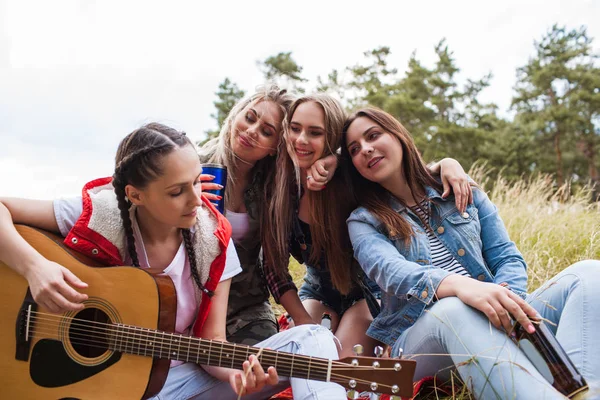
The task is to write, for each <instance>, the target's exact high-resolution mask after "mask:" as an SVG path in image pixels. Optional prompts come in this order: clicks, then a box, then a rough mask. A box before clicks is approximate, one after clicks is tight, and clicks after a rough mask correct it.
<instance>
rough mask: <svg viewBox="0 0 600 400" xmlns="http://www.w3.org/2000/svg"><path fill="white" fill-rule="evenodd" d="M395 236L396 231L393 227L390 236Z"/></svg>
mask: <svg viewBox="0 0 600 400" xmlns="http://www.w3.org/2000/svg"><path fill="white" fill-rule="evenodd" d="M394 236H396V231H395V230H393V229H392V230H391V231H390V237H394Z"/></svg>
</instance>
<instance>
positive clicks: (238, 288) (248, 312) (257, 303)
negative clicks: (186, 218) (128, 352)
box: [200, 156, 276, 337]
mask: <svg viewBox="0 0 600 400" xmlns="http://www.w3.org/2000/svg"><path fill="white" fill-rule="evenodd" d="M203 158H204V157H200V162H207V161H208V158H209V156H207V157H206V158H204V159H203ZM261 181H262V177H261V176H260V174H256V173H255V174H253V180H252V182H251V183H250V184H249V185H248V187H247V188H246V190H245V191H244V204H245V205H246V210H247V212H248V218H249V230H248V234H247V235H246V237H245V238H243V239H241V240H237V241H236V240H235V239H234V245H235V250H236V252H237V254H238V257H239V259H240V264H241V266H242V272H240V273H239V274H237V275H236V276H234V277H233V279H232V280H231V288H230V289H229V301H228V305H227V332H226V334H227V336H228V337H229V336H231V335H233V334H234V333H235V332H237V331H238V330H240V329H242V328H243V327H245V326H246V325H248V323H250V322H252V321H257V320H264V319H267V320H271V321H273V322H274V323H276V320H275V314H273V309H272V307H271V303H269V296H270V293H269V290H268V289H267V286H266V283H265V278H264V275H263V270H262V257H261V254H262V251H261V243H260V238H261V235H260V222H259V219H258V218H259V215H260V212H259V203H260V197H261V196H259V191H260V189H259V187H260V182H261Z"/></svg>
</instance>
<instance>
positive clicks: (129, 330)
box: [32, 312, 393, 387]
mask: <svg viewBox="0 0 600 400" xmlns="http://www.w3.org/2000/svg"><path fill="white" fill-rule="evenodd" d="M32 314H35V315H34V317H33V318H32V320H37V321H49V322H51V323H54V326H56V327H60V326H61V325H62V323H61V319H68V320H71V321H72V324H71V325H70V327H71V329H70V331H74V330H78V331H79V332H81V336H80V337H79V339H83V340H84V342H75V341H73V340H71V343H75V344H85V345H89V342H94V343H100V344H101V345H98V346H90V347H97V348H103V349H107V346H108V345H109V343H108V342H109V341H108V340H106V339H107V337H106V336H104V335H96V337H98V338H100V339H101V340H99V341H90V340H89V338H91V337H92V336H90V335H89V331H88V329H89V328H92V330H93V331H94V329H93V328H96V329H95V331H98V328H100V329H102V330H104V331H105V332H109V334H110V332H111V331H112V332H116V333H117V334H118V333H122V334H123V335H126V336H125V337H124V339H125V340H121V341H120V342H121V343H120V344H119V343H117V342H119V340H115V341H113V343H112V344H114V345H115V347H123V348H124V351H125V352H129V350H131V354H135V353H136V350H135V346H136V343H135V339H140V338H152V339H153V340H152V341H151V342H153V343H155V342H158V341H161V342H162V341H163V340H162V339H163V338H166V339H167V340H169V339H170V340H173V339H178V340H180V341H182V340H183V341H185V340H187V341H189V343H188V345H189V344H194V342H200V341H208V342H210V343H209V344H208V345H206V344H204V345H203V344H202V343H201V342H200V343H199V344H200V345H199V346H192V347H189V348H186V347H184V350H188V357H186V358H187V359H188V361H189V351H190V350H191V349H193V350H201V349H203V348H204V349H208V351H211V350H212V349H211V348H212V347H213V344H214V345H215V347H217V346H220V347H221V349H220V357H219V361H221V363H220V364H221V365H223V364H224V363H223V362H222V353H223V351H225V352H227V351H228V350H233V354H234V355H233V357H232V358H228V359H226V361H229V360H231V362H232V367H233V363H234V362H235V360H236V358H239V360H240V362H242V363H243V361H245V360H246V359H247V357H248V356H249V355H250V354H251V350H258V351H259V352H260V348H257V347H250V346H244V345H242V346H240V345H237V344H232V343H227V342H220V341H214V342H213V341H212V340H209V339H201V338H195V337H189V336H183V335H177V334H172V333H167V332H162V331H144V329H147V328H141V327H135V326H129V325H123V324H118V325H115V324H112V323H110V324H109V323H102V322H97V321H88V320H84V319H78V318H73V317H63V316H57V315H55V314H49V313H41V312H32ZM44 317H46V318H44ZM48 317H50V318H48ZM57 320H58V321H57ZM82 322H83V323H82ZM40 325H41V324H40ZM91 325H96V326H95V327H94V326H91ZM42 326H43V325H42ZM74 326H77V327H75V328H73V327H74ZM50 327H52V326H50ZM78 327H80V328H78ZM120 329H121V330H126V331H120ZM35 331H36V332H38V333H40V332H41V331H40V330H39V329H36V330H35ZM49 333H55V332H54V331H52V332H49ZM132 334H133V336H134V337H133V338H131V339H132V341H130V340H129V337H127V336H131V335H132ZM150 334H154V335H161V336H163V338H160V337H156V336H151V335H150ZM117 339H118V338H117ZM122 339H123V338H122ZM123 342H125V343H123ZM140 344H141V343H137V347H138V349H137V353H138V354H140V353H141V352H142V351H143V350H142V349H140ZM163 344H164V342H163V343H161V346H160V349H159V351H156V349H155V348H153V349H152V350H150V352H151V353H152V354H153V355H156V353H158V355H159V356H161V357H162V356H163V355H166V357H165V358H171V357H170V356H171V354H172V353H173V346H172V345H171V344H169V350H166V349H165V348H163V346H162V345H163ZM184 345H185V344H184ZM177 347H178V349H179V351H178V352H177V353H179V354H182V353H185V351H183V352H182V351H181V343H178V344H177ZM227 347H229V348H230V349H226V348H227ZM238 347H239V348H241V349H246V352H245V353H246V354H245V357H242V354H239V353H241V352H240V351H239V350H236V348H238ZM215 350H216V349H215ZM121 351H123V350H121ZM147 352H148V351H147V350H146V351H144V353H147ZM269 352H271V353H272V354H268V353H269ZM235 353H238V354H235ZM285 354H289V355H290V356H293V358H294V359H293V360H292V362H287V361H286V360H285V359H284V360H278V356H279V354H278V352H276V351H273V350H270V351H269V350H267V351H265V354H264V356H269V358H271V359H273V360H272V361H275V363H277V366H278V367H281V369H283V368H284V367H286V366H287V367H289V366H293V365H294V364H296V365H297V366H299V367H300V368H296V369H295V371H297V372H306V371H308V373H310V372H311V371H313V372H321V373H323V374H326V372H327V369H328V364H329V360H326V359H319V358H316V359H315V358H313V357H311V356H303V355H298V354H292V353H285ZM145 355H147V354H145ZM200 356H201V355H200V354H198V355H197V357H192V359H193V358H197V359H199V358H200ZM203 356H204V358H208V360H209V361H210V358H211V357H210V355H208V357H206V354H204V355H203ZM266 358H267V357H263V358H262V359H261V362H264V361H266V362H267V363H268V361H269V360H267V359H266ZM302 361H304V362H306V361H308V362H309V365H308V368H306V367H303V366H302ZM319 363H322V364H323V365H322V366H319V365H318V364H319ZM313 364H316V365H313ZM334 369H335V370H357V369H358V370H361V369H362V370H371V367H369V366H357V367H354V366H350V365H349V364H346V363H342V362H339V361H335V360H333V362H332V373H331V376H332V377H335V378H337V379H344V382H345V380H346V379H355V380H357V382H363V383H366V384H368V383H369V382H370V381H369V380H363V379H356V378H355V377H353V376H345V375H341V374H339V373H336V372H334ZM392 369H393V368H381V367H380V368H378V370H381V371H389V370H392ZM307 377H308V376H307ZM379 386H380V387H382V386H383V387H391V386H390V385H379Z"/></svg>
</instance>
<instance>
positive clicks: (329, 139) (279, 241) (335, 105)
mask: <svg viewBox="0 0 600 400" xmlns="http://www.w3.org/2000/svg"><path fill="white" fill-rule="evenodd" d="M308 102H314V103H316V104H318V105H319V106H320V107H321V108H322V109H323V112H324V114H325V131H326V134H325V149H324V153H323V154H322V157H325V156H328V155H331V154H336V151H337V149H338V148H339V146H340V144H341V141H342V128H343V126H344V122H345V119H346V112H345V111H344V108H343V107H342V106H341V104H340V103H339V102H338V101H337V100H336V99H335V98H333V97H331V96H329V95H326V94H322V93H318V94H313V95H309V96H303V97H300V98H298V99H296V101H294V103H293V104H292V106H291V107H290V110H289V113H288V118H287V119H288V121H287V124H286V126H289V123H290V122H291V119H292V116H293V115H294V112H295V111H296V109H297V108H298V106H300V104H303V103H308ZM284 140H285V143H286V149H287V152H284V151H281V152H279V154H278V156H277V168H276V169H277V173H276V174H277V175H276V177H275V186H274V188H275V192H274V193H273V196H272V197H271V201H270V205H269V211H268V216H267V219H268V222H267V223H268V224H269V225H268V226H269V228H270V229H271V232H272V233H271V235H272V237H271V239H272V240H267V241H265V242H263V248H264V250H265V258H266V259H267V261H268V262H270V263H272V265H274V266H275V267H276V268H277V269H278V272H279V273H280V274H281V275H283V274H285V272H286V271H287V265H288V258H289V241H290V237H291V234H292V223H293V218H294V212H295V211H296V206H297V201H298V200H299V198H300V195H301V193H300V192H301V182H300V168H299V167H298V161H297V158H296V154H295V151H294V149H293V145H292V143H291V141H290V140H289V131H288V130H287V129H286V130H285V131H284ZM344 181H345V179H344V178H343V176H342V174H340V173H338V172H337V171H336V174H335V176H334V178H333V179H332V180H331V181H330V182H329V183H328V184H327V189H326V190H322V191H318V192H315V191H307V193H305V196H308V203H309V210H310V211H309V218H310V232H311V237H312V249H311V253H310V260H309V261H310V263H311V264H313V265H317V264H318V263H319V260H320V259H321V256H322V254H323V253H325V259H326V262H327V267H328V268H329V270H330V273H331V279H332V283H333V285H334V286H335V287H336V289H338V290H339V291H340V292H341V293H344V294H347V293H348V292H349V291H350V288H351V286H352V283H351V270H350V265H351V264H352V251H351V247H350V241H349V239H348V229H347V227H346V222H345V219H346V217H347V216H348V215H349V214H350V212H351V211H352V209H353V204H350V202H348V201H347V200H348V199H350V196H346V195H345V194H344V193H345V191H346V188H347V185H346V184H345V182H344Z"/></svg>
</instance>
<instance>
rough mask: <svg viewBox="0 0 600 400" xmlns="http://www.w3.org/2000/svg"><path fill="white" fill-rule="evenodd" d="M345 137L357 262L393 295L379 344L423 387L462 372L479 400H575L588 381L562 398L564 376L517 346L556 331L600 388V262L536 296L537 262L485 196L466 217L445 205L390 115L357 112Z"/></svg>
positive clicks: (372, 332)
mask: <svg viewBox="0 0 600 400" xmlns="http://www.w3.org/2000/svg"><path fill="white" fill-rule="evenodd" d="M343 139H344V145H343V146H342V155H343V160H344V168H345V169H347V171H348V173H349V175H350V177H351V179H350V182H351V184H352V186H353V188H354V192H355V193H356V197H357V199H358V203H359V204H358V207H357V208H356V209H355V210H354V211H353V212H352V214H351V215H350V217H349V218H348V221H347V222H348V231H349V235H350V239H351V240H352V246H353V248H354V255H355V257H356V259H357V260H358V262H359V263H360V266H361V267H362V269H363V271H364V272H365V273H366V274H367V275H368V276H369V277H370V278H371V279H373V280H375V281H376V282H377V284H378V285H379V287H381V290H382V310H381V314H380V315H379V316H378V317H377V318H375V320H374V321H373V323H372V324H371V326H370V327H369V331H368V335H369V336H371V337H373V338H376V339H379V340H381V341H383V342H384V343H386V344H387V345H389V346H390V347H391V355H392V356H398V355H399V354H400V353H402V352H404V355H408V356H410V357H411V358H413V359H415V360H417V370H416V376H415V377H416V379H421V378H423V377H426V376H432V375H435V376H436V377H438V378H440V379H441V380H442V381H445V380H447V379H450V378H451V374H452V373H453V372H455V371H456V372H458V373H459V374H460V376H461V378H462V380H463V382H465V383H466V384H467V385H468V387H469V389H471V391H472V393H473V395H474V397H475V398H478V399H480V398H481V399H489V398H501V399H505V398H506V399H508V398H514V397H515V396H516V397H517V398H531V397H532V396H533V397H535V398H547V399H564V395H567V396H569V397H573V396H575V395H576V394H577V393H578V392H579V391H581V390H586V389H587V386H585V385H584V384H580V382H582V381H580V382H579V383H578V384H576V385H573V386H571V387H572V388H574V389H575V391H576V392H577V393H576V392H575V391H573V392H565V391H562V392H559V391H558V390H562V389H564V388H565V387H566V385H565V384H564V381H563V382H560V385H557V386H555V387H553V383H554V382H553V381H554V378H553V377H552V375H550V379H547V377H548V375H547V374H546V377H544V376H543V374H544V372H545V371H548V368H552V369H555V368H556V369H558V368H559V367H557V364H556V365H549V366H546V365H544V366H543V368H541V369H539V371H538V368H536V366H534V364H533V363H534V362H536V361H539V360H540V359H541V357H540V356H539V355H537V356H536V357H535V358H532V359H529V358H528V356H526V353H525V351H526V350H527V349H528V346H527V343H528V342H527V340H521V341H519V342H518V343H517V342H516V341H515V342H513V340H511V339H513V337H514V328H513V324H514V322H515V321H516V322H518V324H519V325H520V326H521V327H522V328H521V329H520V332H521V333H520V335H525V334H524V332H527V334H532V333H534V332H535V331H536V329H537V330H539V331H542V332H544V331H546V332H550V331H552V333H551V334H550V335H556V339H557V340H558V342H559V343H560V344H561V345H562V346H564V348H565V350H566V352H567V353H568V354H569V356H570V357H572V361H573V364H575V365H576V366H577V368H578V369H579V371H580V372H581V374H582V375H583V376H584V377H585V379H586V380H587V381H588V383H589V384H590V388H592V389H593V390H596V391H597V390H598V388H599V387H600V385H599V377H600V373H599V371H600V359H599V358H598V357H588V356H587V355H588V354H596V353H597V352H598V349H599V348H600V339H599V338H598V335H593V334H591V332H597V331H598V328H599V326H600V313H598V312H597V310H596V309H594V307H595V305H596V304H598V302H600V295H599V294H598V293H599V292H598V290H597V287H598V286H599V285H600V262H598V261H593V260H587V261H581V262H578V263H576V264H574V265H572V266H570V267H568V268H566V269H565V270H564V271H562V272H561V273H559V274H558V275H557V276H555V277H553V278H552V279H550V280H549V281H548V282H546V283H545V284H544V285H543V286H542V287H541V288H540V289H538V290H536V291H535V292H533V293H531V294H527V293H526V292H525V290H526V284H527V271H526V268H527V266H526V264H525V260H524V259H523V256H522V255H521V253H520V252H519V250H518V249H517V247H516V246H515V244H514V243H513V242H512V241H511V240H510V238H509V237H508V233H507V231H506V228H505V227H504V224H503V222H502V219H501V218H500V217H499V216H498V210H497V208H496V206H495V205H494V204H492V203H491V201H490V200H489V198H488V197H487V195H486V194H485V193H484V192H483V190H481V189H480V188H478V187H475V188H474V190H473V199H474V201H473V204H472V205H468V206H467V208H466V210H464V211H463V210H459V209H458V208H457V207H456V206H455V204H454V202H453V201H452V200H453V199H452V198H451V197H449V198H444V197H443V196H442V183H441V181H440V180H438V179H436V178H435V177H434V176H432V175H431V173H430V172H429V171H428V170H427V167H426V166H425V164H424V162H423V160H422V159H421V156H420V153H419V151H418V150H417V148H416V147H415V144H414V142H413V140H412V138H411V136H410V133H409V132H408V131H407V130H406V129H405V128H404V126H403V125H402V124H401V123H400V122H399V121H397V120H396V119H395V118H394V117H393V116H392V115H390V114H388V113H386V112H385V111H382V110H379V109H376V108H366V109H361V110H359V111H357V112H355V113H354V114H352V115H351V116H350V117H349V118H348V120H347V121H346V123H345V125H344V131H343ZM534 322H535V323H538V324H540V326H538V327H537V328H536V327H535V325H534ZM534 337H537V338H539V336H534ZM537 340H538V341H539V339H537ZM548 351H549V350H548V349H547V348H546V349H544V352H548ZM529 354H531V353H529ZM537 364H538V365H540V363H539V362H538V363H537ZM544 368H545V369H544ZM570 372H572V371H570ZM573 375H574V376H577V374H575V373H573ZM566 376H568V375H566ZM562 379H563V378H562V377H561V380H562ZM555 388H556V390H555ZM590 394H591V396H590V398H596V396H597V392H596V393H590Z"/></svg>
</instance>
